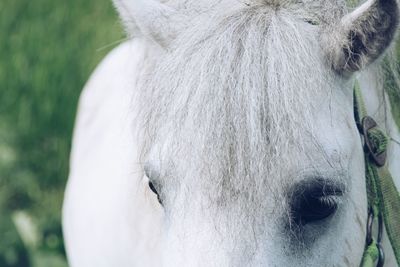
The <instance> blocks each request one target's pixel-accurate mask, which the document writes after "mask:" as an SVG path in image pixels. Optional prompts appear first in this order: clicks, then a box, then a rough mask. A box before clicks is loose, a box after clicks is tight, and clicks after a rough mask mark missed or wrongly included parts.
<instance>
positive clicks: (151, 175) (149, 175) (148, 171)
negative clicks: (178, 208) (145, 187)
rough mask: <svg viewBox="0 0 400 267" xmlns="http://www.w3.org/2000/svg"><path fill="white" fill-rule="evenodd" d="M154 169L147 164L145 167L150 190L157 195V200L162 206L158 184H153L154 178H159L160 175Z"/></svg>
mask: <svg viewBox="0 0 400 267" xmlns="http://www.w3.org/2000/svg"><path fill="white" fill-rule="evenodd" d="M154 169H155V168H154V167H153V166H152V165H151V164H149V163H146V164H145V166H144V173H145V175H146V176H147V178H148V179H149V188H150V190H151V191H152V192H153V193H154V194H156V195H157V200H158V202H159V203H160V204H161V205H162V202H161V198H160V194H159V192H158V190H157V189H158V186H157V184H155V183H154V182H152V181H153V179H154V178H158V177H159V174H158V173H157V172H156V171H155V170H154Z"/></svg>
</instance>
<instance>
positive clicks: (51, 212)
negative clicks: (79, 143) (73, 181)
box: [0, 0, 123, 267]
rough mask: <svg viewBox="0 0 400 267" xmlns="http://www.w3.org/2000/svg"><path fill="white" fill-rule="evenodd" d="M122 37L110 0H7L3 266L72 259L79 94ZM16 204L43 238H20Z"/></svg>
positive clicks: (0, 195) (2, 28) (1, 46)
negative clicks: (68, 200)
mask: <svg viewBox="0 0 400 267" xmlns="http://www.w3.org/2000/svg"><path fill="white" fill-rule="evenodd" d="M121 38H123V34H122V31H121V27H120V25H119V22H118V19H117V16H116V14H115V11H114V9H113V7H112V5H111V0H68V1H53V0H35V1H16V0H2V1H0V229H1V232H0V236H1V237H0V266H2V267H11V266H24V267H26V266H37V267H39V266H40V267H46V266H49V267H50V266H52V267H56V266H65V265H66V264H65V257H64V249H63V242H62V236H61V225H60V212H61V205H62V199H63V190H64V186H65V183H66V179H67V175H68V157H69V149H70V145H71V133H72V129H73V122H74V117H75V111H76V106H77V101H78V97H79V94H80V91H81V89H82V88H83V86H84V83H85V82H86V80H87V79H88V77H89V75H90V73H91V72H92V71H93V69H94V67H95V66H96V65H97V64H98V62H99V61H100V59H101V58H103V57H104V56H105V54H106V53H107V52H108V51H109V50H110V49H111V48H112V47H111V46H109V44H112V43H115V42H116V41H118V40H120V39H121ZM104 47H105V48H104ZM101 48H103V49H101ZM15 211H24V214H26V215H27V216H28V217H29V218H31V219H32V220H31V221H32V224H33V225H34V226H35V228H36V230H35V231H36V232H37V242H36V243H34V244H25V243H26V242H25V243H24V242H22V241H21V239H20V236H19V235H18V234H17V231H16V229H15V225H14V223H13V221H12V218H13V215H14V214H15ZM3 233H7V235H6V236H7V238H4V235H3ZM24 255H25V256H24ZM29 262H30V263H29Z"/></svg>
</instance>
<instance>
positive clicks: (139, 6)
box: [114, 0, 183, 46]
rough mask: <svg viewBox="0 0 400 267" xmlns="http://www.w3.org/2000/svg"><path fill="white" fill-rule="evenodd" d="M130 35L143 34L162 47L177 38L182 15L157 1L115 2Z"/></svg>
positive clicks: (125, 0)
mask: <svg viewBox="0 0 400 267" xmlns="http://www.w3.org/2000/svg"><path fill="white" fill-rule="evenodd" d="M114 5H115V7H116V8H117V10H118V12H119V14H120V17H121V19H122V21H123V23H124V25H125V27H126V30H127V32H128V34H130V35H137V34H141V35H143V36H145V37H147V38H149V39H151V40H153V41H155V42H157V43H158V44H160V45H161V46H167V45H168V43H169V42H170V41H171V40H173V39H174V38H175V37H176V33H177V30H178V29H177V28H178V27H179V23H180V22H182V21H183V20H182V15H180V14H179V13H178V12H177V10H175V9H173V8H171V7H169V6H167V5H165V4H162V3H160V2H158V1H157V0H114Z"/></svg>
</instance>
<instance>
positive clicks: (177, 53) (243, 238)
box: [64, 1, 400, 267]
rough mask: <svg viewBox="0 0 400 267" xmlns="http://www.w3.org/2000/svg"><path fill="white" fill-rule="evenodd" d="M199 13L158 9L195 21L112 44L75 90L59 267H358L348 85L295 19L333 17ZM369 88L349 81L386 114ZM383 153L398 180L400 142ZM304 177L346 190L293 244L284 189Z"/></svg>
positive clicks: (357, 168) (359, 215)
mask: <svg viewBox="0 0 400 267" xmlns="http://www.w3.org/2000/svg"><path fill="white" fill-rule="evenodd" d="M125 2H126V1H125ZM338 2H340V1H338ZM183 3H184V4H183ZM201 3H203V4H204V5H203V6H202V7H199V6H201V4H199V3H196V1H184V2H182V3H181V5H179V1H176V2H174V1H169V2H168V4H169V5H170V6H171V7H172V6H173V8H174V9H175V10H178V11H183V13H185V14H189V13H190V11H188V10H192V9H191V8H193V9H195V10H202V11H203V13H202V12H200V13H197V14H198V16H196V17H195V18H194V17H191V19H190V21H188V22H186V23H187V24H186V23H185V24H180V26H179V27H177V28H176V29H179V31H178V34H177V35H173V36H172V35H171V36H170V35H169V36H167V37H165V36H166V35H162V36H164V37H162V38H161V39H162V42H163V43H162V45H163V46H164V48H165V47H166V49H162V48H160V47H158V46H156V45H154V43H153V42H154V41H157V40H158V37H154V36H161V35H159V34H158V33H157V32H154V30H151V31H147V34H149V36H147V34H144V36H143V37H140V38H136V39H134V40H133V41H130V42H128V43H126V44H123V45H122V46H121V47H119V48H118V49H117V50H116V51H115V52H113V53H112V54H111V55H110V56H109V57H108V58H107V59H106V60H105V61H104V62H103V63H102V64H101V65H100V67H99V68H98V70H96V72H95V74H94V75H93V76H92V78H91V80H90V81H89V83H88V85H87V86H86V88H85V91H84V94H83V95H82V98H81V102H80V105H79V115H78V119H77V124H76V130H75V134H74V143H73V151H72V156H71V174H70V179H69V182H68V188H67V192H66V200H65V205H64V233H65V238H66V246H67V253H68V257H69V260H70V264H71V266H72V267H90V266H96V267H97V266H122V267H123V266H245V265H246V266H290V265H292V264H296V265H298V266H358V264H359V262H360V259H361V256H362V252H363V249H364V240H365V225H366V204H367V203H366V188H365V181H364V179H365V178H364V169H363V152H362V148H361V145H360V137H359V135H358V132H357V130H356V128H355V125H354V120H353V103H352V91H351V89H352V81H351V80H348V79H347V77H342V76H340V75H339V74H335V73H334V72H333V71H332V70H331V69H330V66H329V65H328V64H326V63H327V62H326V61H325V60H324V51H323V49H322V48H321V47H320V46H319V40H318V36H319V27H318V26H313V25H310V24H309V23H307V22H305V21H314V20H315V21H318V22H320V21H322V20H324V19H326V20H328V21H334V20H335V16H336V17H337V16H339V15H341V14H342V12H343V11H342V10H341V8H339V7H336V9H335V10H336V13H335V15H321V14H323V13H324V12H323V11H321V7H322V6H324V7H326V5H327V2H323V1H322V3H324V4H323V5H321V4H315V3H314V2H313V1H304V3H295V1H267V2H257V1H251V2H250V7H248V6H247V5H246V4H244V3H243V2H235V3H233V2H230V1H220V2H218V3H217V4H216V5H215V6H213V8H214V9H213V10H212V11H211V10H207V8H205V3H206V1H204V2H201ZM227 3H231V5H227ZM154 4H155V2H154ZM224 7H225V8H224ZM307 7H308V8H307ZM318 10H320V11H321V14H319V13H318V12H317V11H318ZM326 10H329V8H326ZM186 11H187V12H186ZM207 11H208V12H209V13H207ZM150 13H151V12H150ZM330 16H332V17H330ZM150 17H151V16H150ZM142 19H143V21H142V23H143V24H140V23H137V26H138V27H139V28H141V29H149V28H148V27H147V26H143V25H146V24H147V23H148V22H149V21H147V22H146V19H145V18H144V17H142ZM336 19H337V18H336ZM140 25H142V26H140ZM182 25H186V26H182ZM188 25H190V26H188ZM174 28H175V27H174ZM145 33H146V31H145ZM239 37H240V38H239ZM367 71H369V70H367ZM370 71H372V73H376V72H374V70H370ZM378 78H379V77H378V76H376V77H373V76H369V75H368V72H365V73H363V74H362V76H360V79H361V80H362V87H363V90H364V94H365V95H366V101H367V106H368V110H369V112H370V113H371V115H375V114H374V113H375V112H374V111H376V110H378V111H379V112H378V113H381V114H383V108H385V106H384V105H383V106H382V105H379V103H381V102H382V101H383V99H382V93H381V88H380V86H379V83H377V85H378V86H376V87H374V86H371V85H372V83H371V80H369V79H372V81H378ZM384 119H385V117H382V116H377V120H378V121H379V122H384ZM387 122H388V126H389V127H388V129H389V130H390V134H391V135H392V137H393V138H396V139H400V134H399V132H398V130H397V128H396V127H395V125H394V122H393V120H392V118H391V117H390V116H389V117H387ZM389 154H390V155H391V156H392V157H391V158H390V162H389V164H390V165H389V166H390V168H391V171H392V174H393V175H394V177H395V179H396V183H397V184H399V181H400V170H399V168H398V165H397V164H395V162H396V160H398V158H399V156H400V148H399V146H395V145H393V144H391V147H390V152H389ZM143 161H147V162H149V163H151V165H152V167H153V168H154V169H155V171H156V172H158V173H159V174H160V176H159V177H156V178H155V177H151V178H152V179H154V180H153V181H154V182H157V183H158V184H159V185H161V189H160V193H161V197H162V199H163V202H164V208H162V207H161V206H160V205H159V204H158V203H157V200H156V197H155V196H154V194H152V193H151V191H150V190H149V188H148V185H147V182H148V180H147V177H145V176H143V172H142V167H143V164H144V162H143ZM314 176H321V177H325V178H327V179H332V180H335V181H339V182H342V183H344V184H345V185H346V188H347V191H346V194H345V196H344V197H343V199H342V204H341V205H340V208H339V210H338V211H337V213H336V214H335V215H334V217H333V218H332V219H331V220H330V221H329V223H326V225H322V226H321V225H319V226H318V225H308V226H307V228H306V229H305V233H306V237H307V238H308V241H304V243H303V242H299V240H293V239H291V238H290V235H289V234H290V232H285V231H283V230H284V229H283V228H282V225H284V224H285V223H287V221H288V218H289V217H290V214H289V209H288V205H287V201H288V200H287V195H286V193H285V192H286V191H285V190H287V189H288V188H290V187H291V186H294V185H295V184H296V183H298V182H300V181H302V180H304V179H307V178H310V177H314ZM161 190H162V191H161ZM386 246H387V244H386ZM385 250H386V251H390V250H389V248H388V247H385ZM390 256H392V255H390ZM388 261H389V264H393V258H392V257H389V259H388ZM390 261H391V262H390Z"/></svg>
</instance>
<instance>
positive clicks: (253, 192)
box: [138, 5, 336, 251]
mask: <svg viewBox="0 0 400 267" xmlns="http://www.w3.org/2000/svg"><path fill="white" fill-rule="evenodd" d="M304 14H307V15H310V16H311V17H312V16H313V13H308V12H307V10H300V11H299V10H297V12H295V13H294V12H292V10H290V8H289V9H286V8H283V7H282V8H279V9H278V10H277V9H276V8H275V7H274V6H270V5H259V6H256V7H244V8H243V9H241V10H237V11H234V12H232V13H230V14H228V15H227V14H224V15H223V16H215V17H213V18H212V19H208V21H205V20H200V21H198V23H197V24H196V27H195V28H194V29H195V30H192V29H190V30H187V31H186V32H184V33H182V34H180V35H179V37H178V39H177V40H175V42H174V43H173V44H172V45H171V47H170V48H169V50H168V51H167V52H165V53H164V54H163V55H162V56H161V57H159V58H157V59H156V60H155V62H153V63H151V64H149V63H147V64H148V65H147V66H145V68H144V71H143V75H142V77H144V78H143V79H142V80H141V81H140V82H139V87H140V90H139V92H140V93H139V96H138V99H139V101H138V105H139V110H141V112H140V114H139V117H138V119H139V121H140V123H141V125H140V126H139V127H138V128H140V129H143V131H142V132H141V137H140V140H144V151H143V159H144V160H150V162H151V163H152V164H154V165H155V166H157V168H156V169H157V172H159V177H160V179H159V180H157V181H156V182H157V183H161V184H162V187H163V190H164V191H166V192H168V194H169V197H168V199H166V200H165V201H166V202H168V201H169V200H170V199H171V198H173V197H171V195H173V192H177V190H187V191H188V192H193V194H192V193H191V196H190V197H191V198H196V197H197V196H198V195H200V194H202V195H203V196H209V198H210V199H209V202H207V203H210V206H214V207H215V208H214V209H208V210H210V212H217V213H220V214H221V213H223V214H225V215H226V217H224V218H226V223H225V224H224V225H225V226H227V229H228V230H227V231H229V229H230V227H232V229H233V228H234V227H236V230H237V224H238V218H241V219H240V220H239V222H240V224H242V229H243V231H254V232H257V231H258V229H260V231H261V229H262V228H263V227H262V223H264V222H265V221H266V220H265V216H268V215H267V214H265V209H264V207H262V206H260V205H264V204H266V203H265V201H263V198H265V192H266V189H267V188H271V187H273V186H274V183H273V181H275V182H277V181H280V182H282V181H287V182H288V184H290V182H289V181H290V178H291V177H282V175H283V174H284V173H285V174H286V175H287V170H286V169H285V168H282V166H290V163H291V162H290V160H292V159H293V158H298V157H295V156H294V154H295V153H299V155H302V156H306V154H305V153H304V151H303V149H302V147H303V144H304V142H305V140H306V139H307V140H308V141H309V140H313V138H312V131H313V127H312V125H311V124H312V121H313V118H314V114H316V113H317V109H318V108H319V107H318V106H315V104H316V101H315V100H316V99H322V98H324V97H329V94H330V92H331V90H333V85H332V84H333V82H332V81H331V80H329V79H330V78H329V77H334V76H335V75H334V74H333V71H332V72H331V70H330V68H329V67H328V66H326V65H325V61H324V60H323V53H322V50H321V48H320V46H319V40H318V36H319V30H320V27H318V26H315V25H312V24H313V23H310V21H309V17H310V16H307V17H304ZM335 89H336V88H335ZM311 99H313V100H311ZM307 137H308V138H307ZM308 149H309V147H308ZM315 149H316V150H318V149H319V148H318V144H315ZM165 151H168V153H165ZM287 153H291V154H290V156H288V154H287ZM277 166H280V167H277ZM267 174H268V175H267ZM278 177H281V178H282V179H277V178H278ZM153 178H154V177H153ZM181 184H184V185H185V188H183V189H182V188H181V189H178V188H180V185H181ZM277 188H278V187H277ZM279 188H281V189H282V188H285V187H284V186H280V187H279ZM268 191H269V192H271V190H268ZM272 192H275V193H276V194H277V195H282V194H285V193H286V192H282V191H279V190H272ZM162 197H163V196H162ZM275 199H277V200H278V199H282V197H279V196H277V197H275ZM173 202H174V201H169V202H168V203H164V204H165V205H166V206H169V209H173V207H171V205H172V203H173ZM203 203H204V202H203ZM205 205H207V204H205ZM285 205H286V203H277V204H276V207H282V206H285ZM283 208H284V207H283ZM249 214H251V216H248V215H249ZM218 218H221V216H218ZM229 218H232V219H231V220H230V219H229ZM233 218H235V219H234V220H233ZM255 220H256V221H255ZM254 232H251V233H254ZM251 233H250V232H249V233H248V234H251ZM254 244H255V242H252V241H251V240H250V239H249V243H248V244H242V246H248V247H247V248H248V249H249V251H254V249H251V248H252V246H254ZM242 250H243V248H242Z"/></svg>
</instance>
